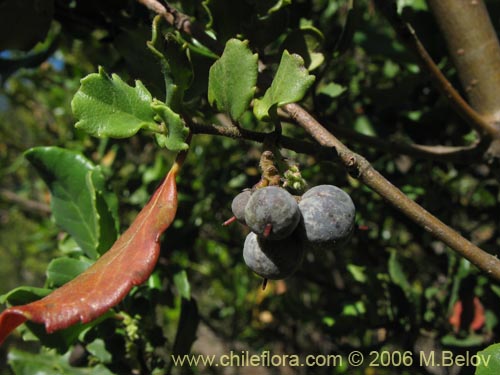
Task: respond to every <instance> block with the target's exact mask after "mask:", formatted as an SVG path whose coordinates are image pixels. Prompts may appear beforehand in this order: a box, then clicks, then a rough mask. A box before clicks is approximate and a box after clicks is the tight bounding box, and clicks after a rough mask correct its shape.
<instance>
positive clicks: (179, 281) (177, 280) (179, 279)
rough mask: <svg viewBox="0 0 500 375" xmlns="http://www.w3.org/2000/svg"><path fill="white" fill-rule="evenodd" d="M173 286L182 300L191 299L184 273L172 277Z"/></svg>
mask: <svg viewBox="0 0 500 375" xmlns="http://www.w3.org/2000/svg"><path fill="white" fill-rule="evenodd" d="M174 284H175V286H176V288H177V290H178V291H179V294H180V296H181V297H182V298H185V299H191V286H190V285H189V280H188V278H187V273H186V271H181V272H178V273H176V274H175V275H174Z"/></svg>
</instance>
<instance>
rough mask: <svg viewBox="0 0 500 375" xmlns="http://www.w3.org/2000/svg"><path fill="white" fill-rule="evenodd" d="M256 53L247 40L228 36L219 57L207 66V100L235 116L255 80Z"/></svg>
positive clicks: (244, 105)
mask: <svg viewBox="0 0 500 375" xmlns="http://www.w3.org/2000/svg"><path fill="white" fill-rule="evenodd" d="M257 60H258V56H257V54H252V52H251V51H250V48H248V41H243V42H242V41H240V40H238V39H230V40H229V41H228V42H227V43H226V48H225V49H224V52H223V54H222V56H221V58H220V59H219V60H217V61H216V62H215V63H214V64H213V65H212V67H211V68H210V74H209V77H208V101H209V103H210V104H211V105H215V106H216V107H217V109H218V110H219V111H222V112H226V113H227V114H229V116H231V118H232V119H233V120H238V118H240V117H241V115H242V114H243V113H244V112H245V111H246V110H247V108H248V107H249V106H250V102H251V101H252V99H253V95H254V93H255V88H256V86H255V85H256V84H257Z"/></svg>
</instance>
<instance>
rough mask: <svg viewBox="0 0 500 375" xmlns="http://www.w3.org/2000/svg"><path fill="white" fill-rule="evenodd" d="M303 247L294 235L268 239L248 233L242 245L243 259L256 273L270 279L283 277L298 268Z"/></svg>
mask: <svg viewBox="0 0 500 375" xmlns="http://www.w3.org/2000/svg"><path fill="white" fill-rule="evenodd" d="M303 255H304V248H303V247H302V244H301V242H300V239H298V238H296V236H295V235H292V236H289V237H287V238H285V239H283V240H277V241H270V240H264V239H263V238H259V237H258V236H257V235H256V234H255V233H249V234H248V236H247V238H246V239H245V244H244V246H243V259H244V260H245V263H246V265H247V266H248V267H249V268H250V269H251V270H252V271H253V272H255V273H256V274H257V275H259V276H261V277H263V278H265V279H270V280H278V279H284V278H286V277H288V276H291V275H292V274H293V273H294V272H295V271H296V270H297V268H299V266H300V264H301V262H302V257H303Z"/></svg>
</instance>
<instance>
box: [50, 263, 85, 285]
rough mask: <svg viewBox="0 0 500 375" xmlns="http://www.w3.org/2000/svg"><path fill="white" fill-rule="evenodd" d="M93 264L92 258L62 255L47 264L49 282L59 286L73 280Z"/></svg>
mask: <svg viewBox="0 0 500 375" xmlns="http://www.w3.org/2000/svg"><path fill="white" fill-rule="evenodd" d="M91 265H92V262H91V261H90V260H83V259H82V260H81V259H75V258H69V257H61V258H56V259H54V260H52V261H51V262H50V263H49V265H48V266H47V283H48V285H49V286H50V287H53V288H57V287H59V286H61V285H63V284H66V283H67V282H68V281H71V280H73V279H74V278H75V277H76V276H78V275H79V274H81V273H82V272H83V271H85V270H86V269H87V268H89V267H90V266H91Z"/></svg>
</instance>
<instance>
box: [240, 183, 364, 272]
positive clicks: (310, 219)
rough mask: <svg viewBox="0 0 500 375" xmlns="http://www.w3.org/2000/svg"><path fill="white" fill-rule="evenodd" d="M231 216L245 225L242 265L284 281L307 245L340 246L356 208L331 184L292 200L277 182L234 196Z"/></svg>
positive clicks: (351, 222)
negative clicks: (246, 229)
mask: <svg viewBox="0 0 500 375" xmlns="http://www.w3.org/2000/svg"><path fill="white" fill-rule="evenodd" d="M231 209H232V211H233V214H234V217H235V220H238V221H240V222H241V223H243V224H246V225H248V227H249V228H250V229H251V231H252V232H251V233H250V234H248V236H247V238H246V240H245V244H244V246H243V258H244V260H245V263H246V264H247V266H248V267H250V269H252V270H253V271H254V272H255V273H256V274H258V275H260V276H262V277H263V278H264V279H271V280H276V279H283V278H286V277H288V276H290V275H292V274H293V273H294V272H295V271H296V270H297V269H298V268H299V266H300V264H301V262H302V258H303V255H304V252H305V251H306V250H308V249H335V248H339V247H341V246H343V245H344V244H345V243H346V242H347V241H348V240H349V238H350V236H351V234H352V231H353V228H354V214H355V211H356V209H355V207H354V203H353V202H352V200H351V198H350V197H349V195H348V194H347V193H346V192H344V191H343V190H341V189H339V188H338V187H336V186H333V185H319V186H316V187H313V188H312V189H310V190H308V191H307V192H306V193H305V194H304V195H302V197H300V198H296V197H294V196H293V195H291V194H290V193H289V192H288V191H287V190H285V189H284V188H281V187H278V186H267V187H263V188H260V189H257V190H255V191H253V192H252V191H251V190H246V191H243V192H242V193H240V194H238V195H237V196H236V197H235V198H234V200H233V202H232V204H231Z"/></svg>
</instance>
